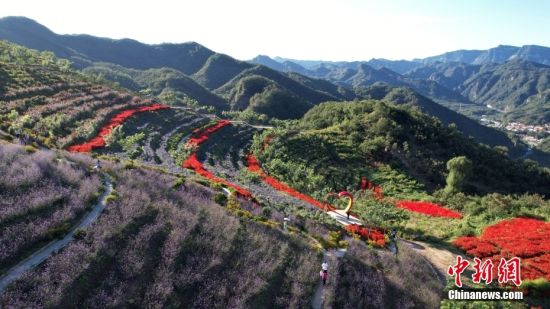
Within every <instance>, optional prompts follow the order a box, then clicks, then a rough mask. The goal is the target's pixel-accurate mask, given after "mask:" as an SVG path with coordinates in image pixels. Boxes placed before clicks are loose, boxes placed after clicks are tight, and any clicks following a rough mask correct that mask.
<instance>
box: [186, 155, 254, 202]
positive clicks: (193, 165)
mask: <svg viewBox="0 0 550 309" xmlns="http://www.w3.org/2000/svg"><path fill="white" fill-rule="evenodd" d="M182 166H183V168H188V169H192V170H194V171H195V172H196V173H197V174H199V175H201V176H202V177H204V178H206V179H208V180H210V181H213V182H216V183H220V184H223V185H226V186H228V187H231V188H233V189H235V192H237V194H239V195H241V196H243V197H246V198H249V197H252V194H251V193H250V192H249V191H248V190H246V189H243V188H241V187H239V186H237V185H235V184H233V183H231V182H229V181H227V180H225V179H222V178H219V177H216V176H215V175H214V174H212V173H211V172H209V171H208V170H207V169H205V168H204V166H203V165H202V163H201V162H200V161H199V160H198V159H197V154H196V153H193V154H191V155H190V156H189V158H187V160H185V161H184V162H183V165H182Z"/></svg>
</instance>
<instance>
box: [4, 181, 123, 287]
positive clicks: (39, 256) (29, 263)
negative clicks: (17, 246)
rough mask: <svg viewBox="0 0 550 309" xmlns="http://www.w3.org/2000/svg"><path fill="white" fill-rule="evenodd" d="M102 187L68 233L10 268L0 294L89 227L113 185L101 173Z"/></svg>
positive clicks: (105, 202) (103, 207)
mask: <svg viewBox="0 0 550 309" xmlns="http://www.w3.org/2000/svg"><path fill="white" fill-rule="evenodd" d="M103 178H104V181H103V185H104V187H105V191H104V192H103V194H101V196H100V197H99V200H98V202H97V204H96V205H95V206H94V208H93V209H92V210H91V211H90V212H88V213H87V214H86V215H85V217H84V218H82V219H81V220H80V222H79V223H77V224H76V225H75V226H73V227H72V228H71V229H70V231H69V232H68V233H67V234H66V235H65V236H64V237H63V238H62V239H58V240H54V241H52V242H51V243H49V244H47V245H46V246H44V247H42V248H41V249H39V250H38V251H36V252H35V253H33V254H32V255H31V256H29V257H27V258H26V259H24V260H23V261H21V262H19V263H18V264H17V265H15V266H14V267H12V268H11V269H10V270H8V272H7V273H6V274H5V275H4V276H2V277H1V278H0V294H2V293H3V292H4V290H5V289H6V288H7V287H8V285H9V284H10V283H12V282H13V281H15V280H17V279H18V278H19V277H21V275H23V274H24V273H25V272H27V271H29V270H31V269H33V268H35V267H36V266H38V265H40V263H42V262H44V261H45V260H46V259H47V258H49V257H50V256H51V255H52V254H54V253H56V252H58V251H59V250H61V249H62V248H64V247H65V246H67V245H68V244H69V243H70V242H71V240H73V237H74V234H75V232H76V231H77V230H79V229H85V228H86V227H88V226H90V225H91V224H92V223H93V222H94V221H95V220H96V219H97V218H98V217H99V215H100V214H101V212H102V211H103V209H105V207H106V206H107V196H108V195H109V194H110V193H111V192H112V191H113V184H112V182H111V178H110V176H109V175H108V174H106V173H103Z"/></svg>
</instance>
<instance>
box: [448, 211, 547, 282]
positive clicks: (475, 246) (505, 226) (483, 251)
mask: <svg viewBox="0 0 550 309" xmlns="http://www.w3.org/2000/svg"><path fill="white" fill-rule="evenodd" d="M549 235H550V223H548V222H544V221H541V220H537V219H531V218H514V219H510V220H503V221H501V222H499V223H497V224H494V225H492V226H489V227H486V228H485V229H484V231H483V233H482V234H481V235H480V236H478V237H475V236H462V237H459V238H458V239H456V240H455V241H454V244H455V245H456V246H457V247H459V248H461V249H462V250H464V251H466V253H468V254H470V255H473V256H475V257H479V258H490V259H491V260H493V261H494V262H496V261H499V260H500V258H501V257H504V258H510V257H516V256H517V257H520V258H521V259H522V261H521V264H522V265H521V267H522V270H521V272H522V278H523V279H537V278H541V277H542V278H545V279H546V280H550V236H549Z"/></svg>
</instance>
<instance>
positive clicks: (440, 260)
mask: <svg viewBox="0 0 550 309" xmlns="http://www.w3.org/2000/svg"><path fill="white" fill-rule="evenodd" d="M399 243H400V244H401V245H407V246H409V247H410V248H412V249H413V250H414V251H416V252H418V254H420V255H421V256H422V257H423V258H424V259H425V260H426V261H427V262H428V263H429V264H430V267H431V268H432V271H433V272H434V276H437V278H438V279H439V281H440V282H441V283H442V284H443V285H445V284H446V283H447V277H446V275H445V274H446V273H447V268H448V267H449V265H452V264H454V263H455V262H456V256H457V255H460V254H461V253H460V252H459V251H458V250H456V251H454V250H449V249H447V248H443V247H440V246H438V245H435V244H431V243H426V242H421V241H409V240H403V239H401V240H400V241H399ZM462 255H464V254H462Z"/></svg>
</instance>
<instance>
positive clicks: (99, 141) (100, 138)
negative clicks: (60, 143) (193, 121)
mask: <svg viewBox="0 0 550 309" xmlns="http://www.w3.org/2000/svg"><path fill="white" fill-rule="evenodd" d="M169 108H170V106H167V105H163V104H153V105H148V106H142V107H138V108H134V109H129V110H125V111H122V112H120V113H118V114H116V115H115V116H114V117H113V118H111V120H110V121H109V122H108V123H107V124H106V125H104V126H103V127H102V128H101V129H99V132H98V134H97V136H96V137H94V138H92V139H91V140H89V141H88V142H86V143H83V144H78V145H72V146H70V147H69V148H67V150H68V151H70V152H91V151H92V150H93V149H96V148H101V147H105V139H104V138H105V137H106V136H107V135H109V134H110V133H111V130H112V129H113V128H115V127H118V126H119V125H121V124H122V123H123V122H124V121H126V119H128V118H130V117H132V116H133V115H134V114H137V113H143V112H152V111H157V110H162V109H169Z"/></svg>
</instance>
